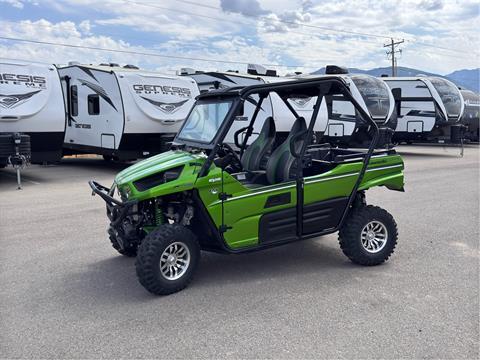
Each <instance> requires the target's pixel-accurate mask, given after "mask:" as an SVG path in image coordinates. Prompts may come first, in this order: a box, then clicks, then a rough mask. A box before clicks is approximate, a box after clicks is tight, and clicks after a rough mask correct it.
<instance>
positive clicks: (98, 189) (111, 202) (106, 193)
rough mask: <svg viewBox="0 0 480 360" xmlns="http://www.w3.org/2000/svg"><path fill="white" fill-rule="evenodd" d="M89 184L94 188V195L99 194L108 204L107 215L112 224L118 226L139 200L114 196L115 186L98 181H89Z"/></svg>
mask: <svg viewBox="0 0 480 360" xmlns="http://www.w3.org/2000/svg"><path fill="white" fill-rule="evenodd" d="M88 185H90V188H91V189H92V196H95V195H99V196H100V197H101V198H102V199H103V200H104V201H105V204H106V205H107V216H108V218H109V219H110V223H111V224H110V225H111V226H112V227H114V228H115V227H117V225H119V224H121V222H122V220H123V219H125V217H126V216H127V215H128V214H130V213H131V210H132V208H133V207H134V206H135V205H137V203H138V201H136V200H131V201H125V202H123V201H120V200H118V199H115V198H114V197H113V191H114V187H112V188H111V189H110V188H107V187H106V186H103V185H101V184H99V183H97V182H96V181H93V180H91V181H89V182H88Z"/></svg>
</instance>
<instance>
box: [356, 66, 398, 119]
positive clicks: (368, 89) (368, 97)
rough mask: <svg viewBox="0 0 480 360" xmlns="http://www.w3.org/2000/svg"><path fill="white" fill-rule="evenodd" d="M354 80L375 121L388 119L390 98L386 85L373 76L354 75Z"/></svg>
mask: <svg viewBox="0 0 480 360" xmlns="http://www.w3.org/2000/svg"><path fill="white" fill-rule="evenodd" d="M352 80H353V82H354V84H355V86H356V87H357V89H358V91H359V92H360V94H361V95H362V98H363V100H364V101H365V105H367V108H368V111H369V112H370V115H372V117H373V118H374V119H386V118H387V116H388V114H389V112H390V106H392V105H393V104H390V97H389V93H388V88H387V86H386V85H385V83H384V82H383V81H382V80H380V79H377V78H374V77H372V76H365V75H353V76H352Z"/></svg>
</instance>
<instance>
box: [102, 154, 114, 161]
mask: <svg viewBox="0 0 480 360" xmlns="http://www.w3.org/2000/svg"><path fill="white" fill-rule="evenodd" d="M102 157H103V160H105V161H106V162H113V156H112V155H102Z"/></svg>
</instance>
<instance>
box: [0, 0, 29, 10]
mask: <svg viewBox="0 0 480 360" xmlns="http://www.w3.org/2000/svg"><path fill="white" fill-rule="evenodd" d="M0 3H6V4H9V5H11V6H13V7H14V8H17V9H23V6H24V5H23V2H21V1H20V0H0Z"/></svg>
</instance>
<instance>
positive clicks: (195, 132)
mask: <svg viewBox="0 0 480 360" xmlns="http://www.w3.org/2000/svg"><path fill="white" fill-rule="evenodd" d="M231 107H232V101H221V102H218V101H216V102H203V103H202V102H200V103H197V104H196V105H195V107H194V108H193V110H192V112H191V113H190V115H189V116H188V118H187V120H185V125H184V126H183V127H182V129H181V130H180V132H179V133H178V136H177V137H178V139H181V140H188V141H195V142H201V143H210V142H212V140H213V139H214V138H215V135H217V132H218V129H219V128H220V126H221V125H222V123H223V121H224V120H225V117H226V116H227V113H228V111H229V110H230V108H231Z"/></svg>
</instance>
